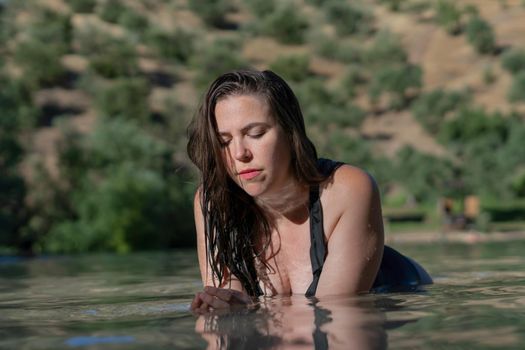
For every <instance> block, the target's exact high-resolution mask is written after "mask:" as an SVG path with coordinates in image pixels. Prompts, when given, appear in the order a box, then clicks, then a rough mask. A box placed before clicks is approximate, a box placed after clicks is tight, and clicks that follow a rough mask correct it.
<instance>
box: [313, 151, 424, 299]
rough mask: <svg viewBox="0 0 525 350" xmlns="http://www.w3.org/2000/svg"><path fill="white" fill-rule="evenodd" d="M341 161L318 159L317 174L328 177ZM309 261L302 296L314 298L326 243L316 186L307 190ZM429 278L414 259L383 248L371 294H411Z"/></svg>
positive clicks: (388, 248) (321, 210) (321, 209)
mask: <svg viewBox="0 0 525 350" xmlns="http://www.w3.org/2000/svg"><path fill="white" fill-rule="evenodd" d="M341 165H343V163H341V162H334V161H332V160H329V159H319V160H318V162H317V166H318V168H319V171H320V172H321V174H323V175H325V176H329V175H330V174H332V172H334V171H335V170H336V169H337V168H338V167H340V166H341ZM309 210H310V240H311V246H310V260H311V262H312V274H313V280H312V283H311V284H310V287H308V290H307V291H306V293H305V295H306V296H314V295H315V292H316V290H317V284H318V283H319V277H320V276H321V272H322V270H323V264H324V261H325V259H326V243H325V239H324V229H323V208H322V205H321V200H320V198H319V187H318V186H315V187H314V188H312V189H311V190H310V206H309ZM430 283H432V279H431V278H430V276H429V275H428V273H427V272H426V271H425V270H424V269H423V268H422V267H421V266H420V265H419V264H418V263H416V262H415V261H414V260H412V259H410V258H407V257H405V256H403V255H401V254H400V253H398V252H397V251H396V250H394V249H392V248H390V247H388V246H385V247H384V251H383V259H382V260H381V265H380V267H379V271H378V273H377V277H376V279H375V282H374V284H373V286H372V289H371V291H372V292H376V293H377V292H394V291H413V290H415V289H417V287H418V286H420V285H422V284H430Z"/></svg>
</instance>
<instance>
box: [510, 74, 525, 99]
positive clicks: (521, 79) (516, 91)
mask: <svg viewBox="0 0 525 350" xmlns="http://www.w3.org/2000/svg"><path fill="white" fill-rule="evenodd" d="M508 99H509V101H510V102H525V71H521V72H519V73H518V74H516V76H515V77H514V78H513V79H512V85H511V86H510V90H509V93H508Z"/></svg>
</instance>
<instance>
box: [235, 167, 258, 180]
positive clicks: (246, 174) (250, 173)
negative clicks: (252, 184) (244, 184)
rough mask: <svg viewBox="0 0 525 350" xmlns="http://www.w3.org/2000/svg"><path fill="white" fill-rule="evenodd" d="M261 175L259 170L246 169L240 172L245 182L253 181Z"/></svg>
mask: <svg viewBox="0 0 525 350" xmlns="http://www.w3.org/2000/svg"><path fill="white" fill-rule="evenodd" d="M260 173H261V170H259V169H246V170H243V171H240V172H239V176H240V177H241V179H243V180H251V179H253V178H255V177H256V176H257V175H259V174H260Z"/></svg>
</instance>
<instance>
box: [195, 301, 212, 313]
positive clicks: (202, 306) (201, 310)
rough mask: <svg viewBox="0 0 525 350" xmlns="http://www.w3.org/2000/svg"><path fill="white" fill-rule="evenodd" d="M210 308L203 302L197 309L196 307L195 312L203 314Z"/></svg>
mask: <svg viewBox="0 0 525 350" xmlns="http://www.w3.org/2000/svg"><path fill="white" fill-rule="evenodd" d="M209 308H210V306H209V305H208V304H207V303H205V302H203V303H202V304H201V305H200V306H199V308H198V309H196V311H197V312H199V313H201V314H203V313H207V312H208V309H209Z"/></svg>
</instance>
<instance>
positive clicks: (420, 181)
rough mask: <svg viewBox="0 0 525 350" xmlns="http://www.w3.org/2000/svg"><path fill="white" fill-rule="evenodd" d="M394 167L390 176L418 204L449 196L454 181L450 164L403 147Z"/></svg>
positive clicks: (452, 167)
mask: <svg viewBox="0 0 525 350" xmlns="http://www.w3.org/2000/svg"><path fill="white" fill-rule="evenodd" d="M395 160H396V167H395V170H394V173H393V174H391V175H392V176H394V177H395V179H396V180H397V181H398V182H399V183H401V184H403V187H404V188H405V189H406V190H407V191H409V192H410V193H412V195H413V196H414V198H415V199H416V200H417V201H418V202H425V201H429V200H432V199H435V198H436V197H438V196H443V195H450V194H452V193H451V191H454V189H452V188H451V184H452V183H453V182H454V181H455V170H454V166H453V164H452V162H450V161H448V160H446V159H442V158H438V157H435V156H432V155H428V154H424V153H420V152H418V151H416V150H415V149H414V148H412V147H411V146H405V147H403V148H402V149H400V150H399V151H398V152H397V154H396V159H395Z"/></svg>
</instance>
